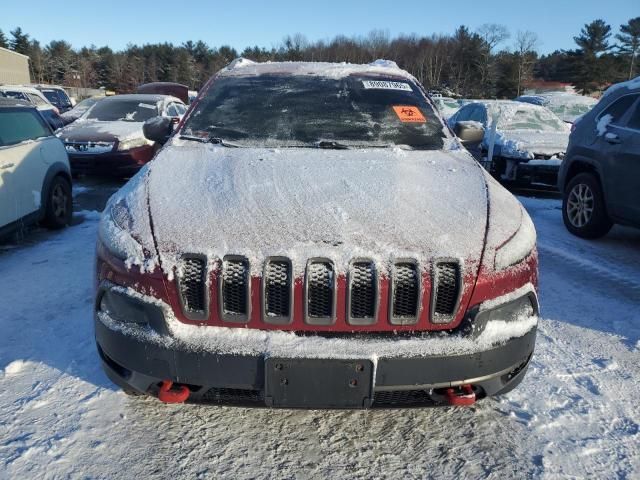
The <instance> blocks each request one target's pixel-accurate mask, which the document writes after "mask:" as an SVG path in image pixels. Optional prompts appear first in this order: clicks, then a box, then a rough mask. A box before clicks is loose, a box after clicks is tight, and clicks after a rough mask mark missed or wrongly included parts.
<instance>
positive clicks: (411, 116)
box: [393, 105, 427, 123]
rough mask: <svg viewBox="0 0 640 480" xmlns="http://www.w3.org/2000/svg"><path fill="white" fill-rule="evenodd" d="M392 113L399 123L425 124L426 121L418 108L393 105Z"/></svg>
mask: <svg viewBox="0 0 640 480" xmlns="http://www.w3.org/2000/svg"><path fill="white" fill-rule="evenodd" d="M393 111H394V112H396V115H397V116H398V118H399V119H400V121H401V122H411V123H425V122H426V121H427V119H426V118H424V115H422V112H421V111H420V109H419V108H418V107H411V106H401V105H400V106H399V105H394V106H393Z"/></svg>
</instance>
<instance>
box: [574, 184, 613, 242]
mask: <svg viewBox="0 0 640 480" xmlns="http://www.w3.org/2000/svg"><path fill="white" fill-rule="evenodd" d="M562 219H563V220H564V224H565V226H566V227H567V230H569V231H570V232H571V233H573V234H574V235H576V236H578V237H581V238H600V237H602V236H604V235H606V234H607V233H608V232H609V230H611V227H612V226H613V222H612V221H611V219H610V218H609V215H608V214H607V208H606V206H605V202H604V195H603V193H602V187H600V182H599V181H598V179H597V177H596V176H595V175H593V174H591V173H580V174H578V175H576V176H575V177H573V178H572V179H571V180H570V181H569V183H568V185H567V186H566V188H565V189H564V194H563V198H562Z"/></svg>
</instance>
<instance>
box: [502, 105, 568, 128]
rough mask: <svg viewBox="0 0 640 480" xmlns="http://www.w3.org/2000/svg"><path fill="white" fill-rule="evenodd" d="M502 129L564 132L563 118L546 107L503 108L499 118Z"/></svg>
mask: <svg viewBox="0 0 640 480" xmlns="http://www.w3.org/2000/svg"><path fill="white" fill-rule="evenodd" d="M498 128H499V129H500V130H536V131H541V132H564V131H566V126H565V124H564V122H563V121H562V120H560V119H559V118H558V117H556V116H555V115H554V114H553V113H551V112H550V111H548V110H546V109H544V108H541V107H539V108H513V107H511V108H501V109H500V119H499V120H498Z"/></svg>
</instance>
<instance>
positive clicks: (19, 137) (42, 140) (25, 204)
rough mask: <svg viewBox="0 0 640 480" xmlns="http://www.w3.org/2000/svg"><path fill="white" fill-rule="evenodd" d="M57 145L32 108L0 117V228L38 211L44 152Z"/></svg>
mask: <svg viewBox="0 0 640 480" xmlns="http://www.w3.org/2000/svg"><path fill="white" fill-rule="evenodd" d="M52 140H53V141H56V142H57V143H60V140H59V139H57V138H55V137H53V135H52V133H51V130H50V129H49V127H48V126H47V124H46V123H45V121H44V119H43V118H42V117H41V116H40V114H39V113H38V112H37V111H36V110H35V109H32V108H20V107H16V108H7V109H3V111H2V112H1V114H0V145H1V146H0V172H1V173H0V175H2V188H3V189H4V188H6V187H8V190H7V191H8V192H9V193H8V194H7V198H6V200H7V201H6V202H5V201H4V196H3V201H2V203H0V205H2V207H1V208H0V210H2V211H3V213H2V214H1V215H2V219H3V224H6V223H11V222H14V221H16V220H18V219H20V218H22V217H24V216H26V215H29V214H30V213H33V212H36V211H37V210H39V209H40V207H41V199H42V192H41V190H42V184H43V181H44V176H45V174H46V167H47V163H46V161H45V158H44V157H45V151H44V150H45V149H47V145H48V143H49V142H50V141H52Z"/></svg>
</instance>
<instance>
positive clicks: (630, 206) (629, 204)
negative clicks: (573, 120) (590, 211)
mask: <svg viewBox="0 0 640 480" xmlns="http://www.w3.org/2000/svg"><path fill="white" fill-rule="evenodd" d="M638 97H639V98H638V99H637V100H636V102H635V104H634V105H633V106H632V107H631V108H630V109H629V110H628V111H627V114H626V115H625V117H624V118H623V120H622V121H621V122H620V125H617V124H616V125H611V128H610V132H608V133H607V135H609V136H608V140H609V141H610V142H619V143H614V145H615V147H614V150H615V153H614V155H613V157H614V158H612V167H614V168H612V169H611V171H610V172H609V173H610V177H612V182H613V183H615V185H616V187H615V191H616V195H615V197H613V201H615V203H613V202H612V206H613V208H614V209H615V212H616V215H617V216H618V217H620V218H621V219H623V220H625V221H628V222H631V223H633V224H635V225H640V96H638Z"/></svg>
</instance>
